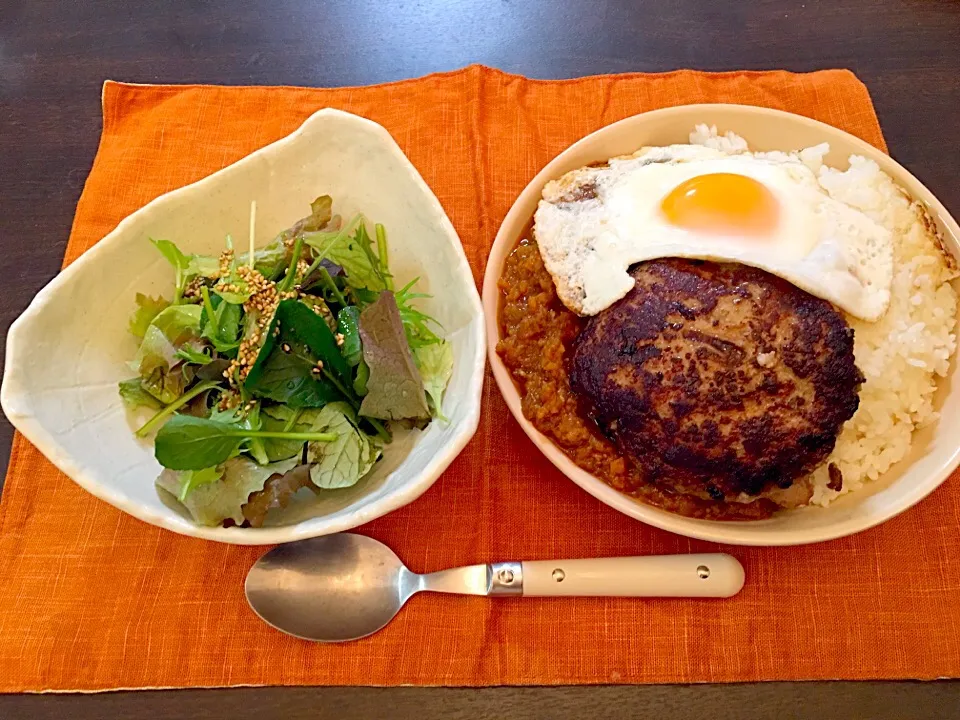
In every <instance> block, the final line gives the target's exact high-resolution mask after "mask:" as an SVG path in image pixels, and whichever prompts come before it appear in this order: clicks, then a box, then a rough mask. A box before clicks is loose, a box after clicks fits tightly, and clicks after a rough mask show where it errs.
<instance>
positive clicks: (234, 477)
mask: <svg viewBox="0 0 960 720" xmlns="http://www.w3.org/2000/svg"><path fill="white" fill-rule="evenodd" d="M296 465H297V460H295V459H294V460H286V461H283V462H277V463H270V464H267V465H258V464H257V463H255V462H253V461H251V460H249V459H248V458H245V457H243V456H241V457H235V458H231V459H229V460H227V461H226V462H225V463H223V464H221V465H219V466H217V467H215V468H204V469H201V470H197V471H190V470H187V471H180V472H178V471H176V470H164V471H163V473H161V475H160V477H159V478H157V486H158V487H161V488H163V489H164V490H166V491H167V492H169V493H171V494H173V495H174V496H175V497H178V496H180V494H181V492H182V488H183V485H184V480H183V476H185V475H189V474H191V473H193V474H196V473H201V479H204V477H207V478H209V477H210V475H206V476H205V475H203V474H204V473H208V472H211V471H212V472H216V473H218V475H217V477H216V478H215V479H214V480H212V481H209V482H201V483H199V484H198V483H196V482H194V484H193V487H192V488H191V489H190V491H189V492H188V493H186V494H185V496H184V497H183V499H182V500H181V502H182V503H183V505H184V507H186V509H187V510H188V511H189V512H190V515H191V516H192V517H193V519H194V521H196V522H197V523H199V524H200V525H207V526H211V527H212V526H217V525H220V524H222V523H223V522H224V521H225V520H228V519H229V520H232V521H233V522H235V523H236V524H238V525H240V524H242V523H243V522H244V520H245V517H244V514H243V506H244V505H245V504H246V503H247V501H248V499H249V498H250V496H251V495H254V494H255V493H258V492H260V491H262V490H263V488H264V486H265V485H266V483H267V481H268V480H270V479H271V478H273V477H279V476H282V475H284V474H286V473H288V472H290V471H291V470H293V468H294V467H296Z"/></svg>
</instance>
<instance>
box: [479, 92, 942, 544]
mask: <svg viewBox="0 0 960 720" xmlns="http://www.w3.org/2000/svg"><path fill="white" fill-rule="evenodd" d="M698 124H706V125H708V126H712V125H716V126H717V130H718V132H719V133H726V132H727V131H732V132H734V133H736V134H737V135H740V136H741V137H743V138H744V139H745V140H746V141H747V144H748V146H749V148H750V150H751V151H770V150H781V151H784V152H790V151H794V150H801V149H803V148H805V147H811V146H814V145H818V144H820V143H824V142H825V143H829V145H830V152H829V153H828V154H826V155H825V156H824V158H823V163H824V165H827V166H829V167H833V168H837V169H841V170H845V169H846V168H847V167H848V158H849V156H850V155H861V156H863V157H865V158H868V159H870V160H873V161H874V162H876V163H877V165H878V166H879V167H880V169H881V170H882V171H883V172H885V173H886V174H888V175H889V176H890V177H891V178H892V179H893V181H894V182H895V183H896V184H897V185H898V186H899V187H900V188H902V189H903V190H904V191H906V193H907V194H908V195H909V197H910V198H911V199H912V200H914V201H917V202H919V203H920V205H921V206H922V208H923V210H924V212H925V213H926V215H927V217H928V218H929V219H930V220H932V221H933V223H934V225H935V227H936V230H937V231H938V233H937V234H938V236H939V241H940V243H941V246H942V247H943V249H944V250H945V251H947V252H948V253H950V254H951V255H952V256H953V258H954V259H960V225H958V223H957V221H956V220H955V219H954V218H953V217H952V216H951V215H950V213H949V212H948V211H947V209H946V208H945V207H944V205H943V204H942V203H941V202H940V201H939V200H938V199H937V198H936V197H935V196H934V195H933V193H932V192H930V190H928V189H927V188H926V187H925V186H924V185H923V184H922V183H921V182H920V181H919V180H917V178H916V177H914V176H913V175H912V174H911V173H910V172H909V171H907V170H906V169H905V168H904V167H903V166H901V165H900V164H899V163H897V162H896V161H895V160H893V159H892V158H891V157H890V156H889V155H886V154H885V153H883V152H882V151H880V150H878V149H877V148H875V147H874V146H872V145H870V144H869V143H867V142H865V141H864V140H861V139H860V138H858V137H855V136H854V135H851V134H850V133H847V132H844V131H843V130H840V129H838V128H835V127H833V126H831V125H827V124H826V123H822V122H819V121H817V120H813V119H811V118H808V117H805V116H801V115H796V114H793V113H789V112H785V111H782V110H773V109H770V108H761V107H755V106H750V105H735V104H723V103H717V104H696V105H680V106H675V107H670V108H664V109H661V110H653V111H650V112H646V113H641V114H638V115H634V116H631V117H628V118H625V119H623V120H620V121H618V122H615V123H612V124H610V125H607V126H605V127H603V128H601V129H599V130H597V131H595V132H593V133H591V134H589V135H587V136H585V137H583V138H582V139H580V140H578V141H577V142H575V143H574V144H572V145H571V146H570V147H568V148H567V149H566V150H564V151H563V152H561V153H560V154H559V155H557V156H556V157H555V158H554V159H553V160H551V161H550V162H549V163H547V165H546V166H545V167H543V169H542V170H540V172H539V173H537V175H536V176H535V177H534V178H533V179H532V180H531V181H530V182H529V183H528V184H527V186H526V187H525V188H524V190H523V191H522V192H521V193H520V195H519V196H518V197H517V199H516V201H515V202H514V204H513V206H512V207H511V208H510V210H509V212H508V213H507V215H506V216H505V218H504V220H503V222H502V224H501V226H500V229H499V231H498V232H497V235H496V238H495V240H494V243H493V246H492V247H491V249H490V253H489V255H488V258H487V265H486V270H485V274H484V279H483V292H482V296H483V307H484V315H485V322H486V326H487V355H488V357H489V359H490V365H491V368H492V371H493V376H494V379H495V380H496V383H497V386H498V387H499V389H500V392H501V394H502V396H503V398H504V400H505V402H506V403H507V406H508V407H509V409H510V412H511V413H512V415H513V416H514V418H515V419H516V420H517V422H518V423H519V424H520V427H521V428H522V429H523V431H524V433H525V434H526V435H527V436H528V437H529V438H530V440H531V441H532V442H533V443H534V445H536V446H537V448H538V449H539V450H540V451H541V452H542V453H543V454H544V455H545V456H546V457H547V459H548V460H550V462H551V463H552V464H553V465H554V466H555V467H556V468H557V469H558V470H560V472H562V473H563V474H564V475H566V476H567V477H568V478H569V479H570V480H572V481H573V482H575V483H576V484H577V485H579V486H580V487H581V488H583V489H584V490H586V491H587V492H588V493H590V494H591V495H593V496H594V497H595V498H597V499H598V500H600V501H601V502H602V503H604V504H606V505H608V506H610V507H612V508H614V509H615V510H618V511H619V512H622V513H624V514H626V515H628V516H630V517H632V518H634V519H637V520H640V521H642V522H645V523H647V524H649V525H652V526H654V527H657V528H660V529H662V530H667V531H669V532H674V533H677V534H679V535H684V536H686V537H691V538H696V539H700V540H709V541H714V542H720V543H727V544H732V545H753V546H787V545H802V544H808V543H814V542H823V541H826V540H832V539H836V538H840V537H846V536H848V535H852V534H854V533H858V532H861V531H863V530H867V529H869V528H871V527H875V526H876V525H879V524H880V523H883V522H885V521H886V520H889V519H890V518H892V517H894V516H896V515H898V514H900V513H902V512H904V511H905V510H907V509H909V508H911V507H913V506H914V505H916V504H917V503H918V502H920V501H921V500H923V499H924V498H925V497H927V496H928V495H929V494H930V493H932V492H933V491H934V490H935V489H936V488H938V487H939V486H940V485H941V484H942V483H943V482H944V481H945V480H946V479H947V478H948V477H949V476H950V474H951V473H952V472H953V470H954V469H956V467H957V466H958V465H960V419H958V420H957V421H956V422H955V423H952V424H955V425H956V426H957V427H956V428H955V430H956V432H952V433H947V432H946V431H945V429H944V422H943V418H941V419H940V420H938V421H936V422H935V423H934V424H933V428H932V430H930V433H932V435H931V438H938V439H939V440H940V441H941V443H943V440H944V438H947V440H948V442H947V443H946V447H943V446H941V447H938V448H937V449H936V450H935V453H936V456H937V457H936V458H935V461H934V462H935V465H934V466H933V467H930V468H927V470H926V472H923V473H922V474H921V475H920V477H911V476H910V474H911V467H912V465H913V464H914V462H915V460H914V458H912V457H911V456H912V455H913V454H915V451H916V450H917V449H918V446H917V443H914V447H913V448H912V450H911V454H910V455H908V457H907V458H905V459H904V460H902V461H901V462H900V463H897V464H896V465H895V466H894V467H893V468H891V469H890V470H888V471H887V472H886V473H884V474H883V475H882V476H881V477H880V478H879V479H877V480H875V481H866V482H865V484H864V487H863V488H861V489H859V490H857V491H854V492H851V493H848V494H847V495H845V496H843V497H841V498H839V499H838V500H837V501H835V502H834V503H832V504H831V505H830V506H829V507H826V508H824V507H805V508H800V509H797V510H784V511H781V512H778V513H776V515H774V517H772V518H770V519H766V520H756V521H717V520H700V519H696V518H689V517H685V516H682V515H677V514H675V513H671V512H668V511H666V510H662V509H660V508H656V507H653V506H652V505H647V504H645V503H643V502H642V501H639V500H637V499H635V498H632V497H631V496H629V495H625V494H623V493H621V492H619V491H618V490H615V489H614V488H612V487H611V486H609V485H607V484H606V483H604V482H603V481H602V480H600V479H599V478H597V477H595V476H593V475H591V474H590V473H588V472H587V471H585V470H583V469H582V468H580V467H579V466H577V465H576V464H575V463H574V462H573V461H572V460H571V459H570V458H569V457H567V455H566V454H565V453H564V452H563V451H562V450H560V448H559V447H557V446H556V445H554V444H553V442H552V441H551V440H550V439H549V438H547V437H546V436H545V435H543V434H542V433H540V432H539V431H538V430H537V429H536V428H535V427H534V426H533V424H532V423H531V422H530V421H529V420H527V419H526V418H525V417H524V415H523V412H522V409H521V403H520V395H519V392H518V391H517V388H516V386H515V385H514V383H513V379H512V377H511V375H510V372H509V371H508V370H507V368H506V366H505V365H504V364H503V362H502V361H501V360H500V357H499V355H498V354H497V351H496V346H497V342H498V341H499V340H500V324H499V305H500V293H499V289H498V287H497V282H498V280H499V279H500V275H501V273H502V270H503V264H504V261H505V260H506V257H507V255H509V253H510V252H511V251H512V249H513V247H514V245H515V243H516V241H517V240H518V239H519V237H520V235H521V233H522V232H523V230H524V228H525V227H526V225H527V224H528V222H529V221H530V219H531V217H532V216H533V213H534V210H535V209H536V205H537V202H538V200H539V198H540V195H541V192H542V189H543V187H544V185H546V183H547V182H548V181H550V180H554V179H556V178H559V177H560V176H562V175H563V174H565V173H567V172H569V171H570V170H574V169H576V168H579V167H583V166H585V165H588V164H589V163H591V162H597V161H606V160H608V159H609V158H612V157H616V156H618V155H627V154H629V153H632V152H635V151H636V150H637V149H638V148H640V147H643V146H650V145H661V146H662V145H669V144H674V143H689V139H688V138H689V133H690V132H691V131H692V130H693V129H694V126H695V125H698ZM954 332H956V328H954ZM954 355H956V353H954ZM956 370H957V364H956V359H955V357H951V359H950V372H949V374H948V375H947V377H945V378H936V381H937V386H938V390H937V395H936V399H935V402H934V409H935V410H938V411H939V410H940V408H941V407H942V405H943V404H944V402H946V400H947V398H948V397H949V398H960V387H957V388H951V389H950V390H949V393H948V394H947V393H946V391H945V388H948V387H949V385H950V384H951V379H952V377H953V375H955V374H956ZM945 395H946V397H945ZM950 420H951V419H950V418H948V424H951V423H950V422H949V421H950ZM920 432H926V430H923V431H915V433H914V436H912V437H915V436H916V434H917V433H920ZM950 438H955V439H953V440H951V439H950ZM929 442H932V440H931V441H928V442H927V444H929ZM920 449H924V448H923V447H922V446H920ZM914 474H916V473H914ZM888 478H893V479H892V481H890V482H886V480H887V479H888Z"/></svg>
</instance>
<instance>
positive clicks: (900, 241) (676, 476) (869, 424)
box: [497, 128, 956, 520]
mask: <svg viewBox="0 0 960 720" xmlns="http://www.w3.org/2000/svg"><path fill="white" fill-rule="evenodd" d="M692 140H693V141H694V142H695V143H697V142H698V143H702V144H704V145H705V146H709V147H714V148H720V149H721V150H722V151H724V152H727V153H731V154H736V153H738V152H744V151H745V144H743V143H742V140H740V139H739V138H736V136H732V135H729V134H728V135H727V136H718V135H717V134H716V133H715V132H711V131H709V130H708V129H704V128H698V129H697V131H696V132H695V133H694V134H693V136H692ZM675 147H676V146H675ZM679 147H686V146H679ZM825 152H826V148H825V147H823V148H813V149H808V150H806V151H803V153H802V155H803V163H804V165H806V166H808V167H809V168H810V169H811V170H812V171H813V172H814V173H816V177H817V182H818V183H819V186H820V188H821V189H822V192H823V193H824V194H828V195H830V197H831V198H835V199H837V200H838V201H840V202H843V203H845V204H847V205H849V206H850V207H853V208H854V209H855V210H856V211H857V212H859V213H862V214H863V215H864V216H866V217H868V218H869V219H870V220H871V221H872V222H874V223H875V224H876V225H877V226H879V227H881V228H885V229H886V230H887V231H888V232H889V238H890V245H891V248H892V258H891V260H892V273H890V275H891V277H890V281H889V286H890V294H889V303H888V306H887V307H886V310H885V312H883V313H882V314H881V315H880V317H879V318H877V319H875V320H872V321H867V320H864V319H863V318H860V317H856V316H854V315H853V314H851V313H849V312H844V311H843V310H841V309H840V308H838V307H836V306H835V305H834V304H832V303H831V302H828V301H827V300H824V299H820V298H818V297H815V296H814V295H812V294H810V293H808V292H806V291H805V290H801V289H800V288H799V287H797V286H796V285H795V284H793V283H791V282H788V281H787V280H785V279H783V278H782V277H777V276H776V275H774V274H771V273H768V272H764V271H763V270H759V269H755V268H751V267H747V266H746V265H745V264H741V263H736V262H714V261H702V260H698V259H678V258H669V257H664V258H656V259H651V260H647V261H644V262H639V263H635V264H633V265H631V266H630V268H629V274H630V277H631V279H632V282H633V286H632V288H631V289H630V290H629V291H628V292H627V293H626V295H625V296H623V297H621V298H620V299H618V300H616V301H615V302H613V303H612V304H609V305H608V306H607V307H605V308H603V309H601V310H600V311H599V312H596V313H594V314H592V316H586V317H584V316H581V315H578V314H577V313H576V312H574V311H573V310H571V309H570V308H569V307H568V306H567V305H565V304H564V303H563V302H561V300H560V298H559V297H558V294H557V291H556V287H557V278H556V276H554V275H551V273H550V272H549V271H548V269H547V267H546V265H545V263H544V256H545V255H547V256H549V252H545V251H544V250H543V249H542V248H540V247H538V244H537V242H536V239H535V238H536V237H537V235H538V233H537V228H532V232H531V233H530V234H529V235H528V237H527V238H525V239H523V240H522V241H521V242H520V243H519V245H518V246H517V248H516V249H515V250H514V252H513V253H512V254H511V255H510V256H509V257H508V259H507V261H506V263H505V266H504V269H503V273H502V276H501V279H500V289H501V293H502V295H501V304H500V323H501V338H502V339H501V341H500V343H499V344H498V348H497V349H498V352H499V354H500V355H501V357H502V359H503V361H504V363H505V365H506V366H507V368H508V369H509V370H510V372H511V374H512V376H513V378H514V381H515V383H516V384H517V386H518V389H519V391H520V396H521V400H522V409H523V412H524V415H525V416H526V417H527V418H528V419H529V420H530V421H531V422H532V423H533V424H534V426H536V427H537V428H538V429H539V430H540V431H541V432H543V433H544V434H545V435H547V436H548V437H550V438H551V439H552V440H553V441H554V442H555V443H556V444H557V445H558V446H559V447H560V448H561V449H562V450H563V451H564V452H565V453H566V454H567V455H568V456H569V457H570V458H571V460H573V461H574V462H575V463H576V464H577V465H579V466H580V467H582V468H583V469H584V470H586V471H588V472H590V473H591V474H593V475H595V476H596V477H598V478H600V479H601V480H603V481H604V482H606V483H608V484H610V485H611V486H613V487H614V488H616V489H618V490H620V491H622V492H625V493H628V494H631V495H633V496H635V497H637V498H638V499H641V500H643V501H645V502H648V503H650V504H653V505H656V506H659V507H663V508H665V509H667V510H671V511H673V512H678V513H681V514H684V515H690V516H694V517H702V518H710V519H722V520H747V519H759V518H764V517H769V516H770V515H771V514H772V513H774V512H776V511H778V510H781V509H786V508H795V507H800V506H803V505H808V504H816V505H826V504H828V503H829V502H831V501H832V500H834V499H835V498H836V497H839V496H840V495H842V494H845V493H847V492H851V491H854V490H856V489H858V488H859V487H861V486H862V485H863V484H864V483H865V482H869V481H870V480H873V479H876V478H877V477H879V475H880V474H881V473H883V472H884V471H886V470H887V469H888V468H889V467H890V466H891V465H893V464H894V463H896V462H897V461H899V460H900V459H902V458H903V457H904V456H905V455H906V454H907V452H908V451H909V449H910V445H911V436H912V433H913V431H914V429H916V428H917V427H919V426H921V425H922V424H924V423H928V422H932V421H934V420H935V419H936V413H935V412H934V410H933V406H932V397H933V393H934V391H935V388H936V380H935V378H936V376H942V375H945V374H946V373H947V370H948V367H949V360H950V356H951V355H952V354H953V352H954V349H955V346H956V340H955V335H954V323H955V314H956V293H955V292H954V290H953V288H952V287H951V285H950V282H949V281H950V280H951V279H952V278H953V277H954V276H955V275H956V271H955V263H954V262H953V260H952V258H951V257H950V256H949V254H948V253H947V252H946V251H944V249H943V248H942V247H941V245H940V239H939V238H938V236H937V234H936V232H935V230H934V227H933V225H932V223H931V222H930V221H929V218H927V217H926V215H925V214H924V212H923V209H922V208H920V207H919V206H918V205H917V204H916V203H913V202H912V201H911V200H910V199H909V198H907V197H906V196H905V195H904V193H903V192H902V191H901V190H900V189H899V188H898V187H897V186H896V185H894V184H893V182H892V180H890V178H889V177H888V176H886V175H885V174H884V173H882V172H881V171H880V170H879V168H877V166H876V165H875V164H874V163H872V162H870V161H867V160H864V159H862V158H852V159H851V168H850V169H849V170H847V171H844V172H840V171H836V170H832V169H830V168H826V167H825V166H823V165H822V161H821V160H822V155H823V154H825ZM638 154H639V153H638ZM768 155H769V156H772V157H773V158H774V160H775V161H777V162H779V161H780V160H781V159H782V158H788V159H789V158H791V157H793V158H796V157H797V156H796V155H795V154H794V155H792V156H790V155H786V154H783V153H772V154H756V157H758V158H761V160H766V156H768ZM611 162H613V161H611ZM548 188H549V186H548ZM565 192H566V193H567V197H566V198H565V201H566V202H570V201H573V198H572V197H571V196H570V195H569V192H570V191H569V188H567V189H566V190H565ZM602 193H603V186H602V184H601V185H600V188H599V189H598V188H597V187H591V193H589V194H588V195H590V196H589V197H582V198H579V199H577V200H576V201H577V202H584V201H586V202H597V201H598V199H599V200H600V201H602V199H603V198H602ZM546 196H547V191H546V190H545V197H546ZM598 196H601V197H599V198H598ZM542 205H543V203H541V206H542ZM531 236H533V237H531ZM554 257H556V255H554ZM562 281H563V282H564V283H565V288H569V287H579V286H576V284H575V283H573V282H571V280H570V278H562ZM872 290H874V291H875V290H876V288H875V287H874V288H872ZM875 294H876V293H875V292H874V295H875ZM586 300H589V297H588V298H587V299H586ZM586 300H585V301H584V302H586ZM578 301H579V300H578Z"/></svg>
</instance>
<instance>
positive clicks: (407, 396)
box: [360, 290, 430, 420]
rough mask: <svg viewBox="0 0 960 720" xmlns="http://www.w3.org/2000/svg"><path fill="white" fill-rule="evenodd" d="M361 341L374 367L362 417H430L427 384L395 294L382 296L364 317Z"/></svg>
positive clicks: (366, 358) (364, 313)
mask: <svg viewBox="0 0 960 720" xmlns="http://www.w3.org/2000/svg"><path fill="white" fill-rule="evenodd" d="M360 339H361V342H362V343H363V360H364V362H366V364H367V365H369V366H370V379H369V380H368V381H367V394H366V395H365V396H364V398H363V403H362V404H361V405H360V414H361V415H365V416H367V417H372V418H381V419H384V420H400V419H403V418H424V419H426V418H429V417H430V408H429V407H428V405H427V398H426V394H425V393H424V390H423V383H422V382H421V380H420V373H419V372H418V371H417V366H416V363H415V362H414V359H413V354H412V353H411V352H410V346H409V345H408V344H407V340H406V335H405V334H404V330H403V322H402V321H401V320H400V313H399V311H398V309H397V302H396V299H395V298H394V295H393V293H392V292H390V291H388V290H385V291H384V292H382V293H380V299H379V300H377V302H375V303H374V304H373V305H370V306H369V307H367V308H366V309H364V311H363V312H362V313H361V314H360Z"/></svg>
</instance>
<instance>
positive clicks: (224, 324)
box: [200, 288, 241, 355]
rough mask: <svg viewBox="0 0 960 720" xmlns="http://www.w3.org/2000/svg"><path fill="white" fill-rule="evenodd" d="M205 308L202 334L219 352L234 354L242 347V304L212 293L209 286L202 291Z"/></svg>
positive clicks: (201, 318) (202, 315)
mask: <svg viewBox="0 0 960 720" xmlns="http://www.w3.org/2000/svg"><path fill="white" fill-rule="evenodd" d="M200 293H201V295H202V297H203V309H202V313H201V316H200V323H201V325H202V327H203V330H202V332H201V335H202V336H203V337H205V338H207V339H208V340H209V341H210V344H211V345H213V347H214V348H216V350H217V352H219V353H223V354H225V355H234V354H235V351H236V349H237V348H238V347H240V338H239V337H238V336H239V334H240V312H241V310H240V306H239V305H235V304H233V303H231V302H230V301H229V300H226V299H224V298H222V297H221V296H219V295H212V296H211V295H210V292H209V291H208V290H207V288H203V289H201V291H200Z"/></svg>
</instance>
